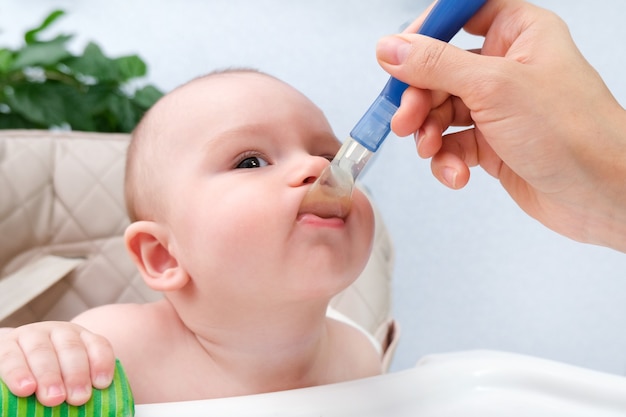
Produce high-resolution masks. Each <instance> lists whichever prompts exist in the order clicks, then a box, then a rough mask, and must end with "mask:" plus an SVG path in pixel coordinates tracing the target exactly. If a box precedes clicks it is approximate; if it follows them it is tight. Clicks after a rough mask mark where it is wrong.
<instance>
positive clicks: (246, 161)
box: [235, 156, 269, 169]
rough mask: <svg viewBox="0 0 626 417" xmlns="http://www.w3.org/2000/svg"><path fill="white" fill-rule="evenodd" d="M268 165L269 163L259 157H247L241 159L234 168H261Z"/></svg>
mask: <svg viewBox="0 0 626 417" xmlns="http://www.w3.org/2000/svg"><path fill="white" fill-rule="evenodd" d="M268 165H269V163H268V162H267V161H266V160H265V159H263V158H261V157H260V156H248V157H246V158H243V159H242V160H241V162H239V163H238V164H237V166H236V167H235V168H238V169H239V168H262V167H265V166H268Z"/></svg>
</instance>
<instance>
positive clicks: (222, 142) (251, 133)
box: [203, 124, 268, 151]
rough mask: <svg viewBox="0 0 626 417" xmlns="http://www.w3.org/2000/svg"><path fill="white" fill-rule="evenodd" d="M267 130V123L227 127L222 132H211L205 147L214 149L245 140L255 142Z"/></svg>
mask: <svg viewBox="0 0 626 417" xmlns="http://www.w3.org/2000/svg"><path fill="white" fill-rule="evenodd" d="M267 131H268V127H267V126H265V125H261V124H255V125H251V124H249V125H242V126H237V127H233V128H232V129H225V130H223V131H220V132H211V134H210V135H209V138H208V139H207V141H206V142H205V143H204V145H203V148H209V149H211V150H212V151H214V150H215V149H219V148H224V147H230V146H233V145H235V144H242V143H243V142H245V143H248V142H249V143H251V144H253V143H254V140H255V139H259V138H260V137H262V136H263V135H264V133H266V132H267Z"/></svg>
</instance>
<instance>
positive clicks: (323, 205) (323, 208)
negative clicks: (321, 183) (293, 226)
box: [298, 188, 352, 219]
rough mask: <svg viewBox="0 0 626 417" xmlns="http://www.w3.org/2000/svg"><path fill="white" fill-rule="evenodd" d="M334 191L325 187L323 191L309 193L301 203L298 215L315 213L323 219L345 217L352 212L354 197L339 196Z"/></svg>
mask: <svg viewBox="0 0 626 417" xmlns="http://www.w3.org/2000/svg"><path fill="white" fill-rule="evenodd" d="M332 191H333V190H332V189H331V188H325V189H323V190H322V192H317V193H314V194H311V193H307V195H306V196H305V198H304V199H303V200H302V203H301V204H300V210H299V211H298V216H302V215H303V214H313V215H315V216H318V217H321V218H323V219H330V218H341V219H345V218H346V217H347V216H348V214H349V213H350V209H351V207H352V198H351V196H350V195H341V196H337V195H335V194H334V193H333V192H332Z"/></svg>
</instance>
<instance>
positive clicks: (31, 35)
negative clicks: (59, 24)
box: [24, 10, 65, 45]
mask: <svg viewBox="0 0 626 417" xmlns="http://www.w3.org/2000/svg"><path fill="white" fill-rule="evenodd" d="M64 14H65V12H64V11H63V10H55V11H53V12H52V13H50V14H49V15H48V16H47V17H46V18H45V19H44V21H43V22H42V23H41V24H40V25H39V26H37V27H36V28H34V29H31V30H29V31H27V32H26V33H25V34H24V41H26V44H27V45H30V44H32V43H35V42H38V40H37V36H38V35H39V33H40V32H41V31H43V30H44V29H46V28H47V27H48V26H50V25H51V24H53V23H54V22H55V21H56V20H57V19H58V18H59V17H61V16H63V15H64Z"/></svg>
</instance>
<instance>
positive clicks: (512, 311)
mask: <svg viewBox="0 0 626 417" xmlns="http://www.w3.org/2000/svg"><path fill="white" fill-rule="evenodd" d="M427 3H428V2H427V1H424V0H411V1H410V0H316V1H295V0H292V1H290V0H256V1H252V0H248V1H245V0H184V1H173V0H170V1H166V0H134V1H127V0H106V1H103V0H56V1H51V0H28V1H22V0H0V30H1V31H2V33H0V45H10V46H15V45H18V44H19V43H20V35H21V34H22V33H23V30H24V29H25V28H31V27H33V26H35V25H36V24H38V23H39V22H40V21H41V19H42V18H43V17H44V16H45V15H46V14H47V13H48V12H49V11H51V10H52V9H54V8H63V9H65V10H66V11H67V12H68V15H67V16H66V17H64V18H62V20H61V21H60V22H59V24H58V25H56V26H55V27H54V28H53V30H52V31H51V32H52V33H56V32H57V31H64V32H68V33H75V34H76V35H77V36H76V39H75V41H74V43H73V47H75V48H77V49H78V48H82V47H83V46H84V45H85V44H86V42H87V41H88V40H94V41H96V42H97V43H98V44H99V45H100V46H101V47H102V48H103V49H104V51H105V53H106V54H108V55H112V56H117V55H122V54H129V53H138V54H139V55H140V56H141V57H142V58H143V59H144V60H146V61H147V63H148V65H149V77H148V80H149V81H150V82H151V83H154V84H156V85H157V86H159V87H160V88H161V89H163V90H165V91H167V90H170V89H172V88H173V87H175V86H177V85H179V84H181V83H183V82H185V81H188V80H189V79H191V78H193V77H195V76H198V75H201V74H204V73H206V72H209V71H211V70H213V69H216V68H223V67H228V66H252V67H256V68H258V69H261V70H263V71H266V72H269V73H271V74H274V75H276V76H278V77H279V78H282V79H284V80H285V81H287V82H289V83H291V84H292V85H294V86H295V87H296V88H298V89H300V90H301V91H303V92H304V93H305V94H307V95H308V96H309V97H310V98H311V99H312V100H313V101H314V102H315V103H317V104H318V105H319V106H320V107H321V108H322V109H323V110H324V112H325V113H326V115H327V116H328V118H329V119H330V121H331V123H332V125H333V127H334V128H335V131H336V133H337V135H338V136H339V137H340V138H343V137H345V136H346V135H347V134H348V132H349V131H350V129H351V128H352V126H353V125H354V124H355V123H356V121H357V120H358V119H359V118H360V116H361V115H362V113H363V112H364V111H365V110H366V109H367V107H368V106H369V104H370V103H371V101H372V100H373V99H374V98H375V96H376V95H377V94H378V92H379V90H380V89H381V88H382V86H383V84H384V82H385V81H386V80H387V75H386V74H385V73H384V72H383V71H382V70H381V69H380V67H379V66H378V64H377V63H376V60H375V55H374V46H375V43H376V41H377V39H378V38H379V37H381V36H383V35H385V34H389V33H394V32H397V31H399V30H400V29H401V28H402V27H403V25H405V24H406V23H408V22H409V21H411V20H412V19H413V18H414V17H416V16H417V15H419V14H420V13H421V11H422V10H423V9H424V8H425V7H426V6H427ZM537 3H538V4H540V5H542V6H543V7H546V8H549V9H551V10H553V11H555V12H557V13H558V14H559V15H561V16H562V17H563V18H564V19H565V20H566V21H567V23H568V24H569V25H570V28H571V31H572V35H573V37H574V39H575V40H576V42H577V43H578V45H579V47H580V49H581V50H582V52H583V53H584V54H585V56H586V57H587V58H588V59H589V61H590V62H591V63H592V64H593V65H594V66H595V67H596V68H597V70H598V71H599V72H600V73H601V75H602V76H603V77H604V79H605V80H606V82H607V84H608V85H609V87H610V88H611V89H612V91H613V92H614V94H615V95H616V97H617V99H618V100H619V101H620V102H621V103H622V104H624V103H626V81H625V80H624V76H623V74H624V65H626V52H625V51H626V47H625V46H624V40H626V24H624V21H623V16H626V2H622V1H620V0H598V1H595V2H591V1H585V0H543V1H542V0H538V1H537ZM453 43H455V44H457V45H459V46H462V47H465V48H474V47H479V46H480V41H479V39H477V38H473V37H470V36H468V35H466V34H460V35H459V36H458V37H456V38H455V39H454V40H453ZM555 54H558V51H555ZM546 88H549V86H546ZM580 88H585V86H584V85H581V86H580ZM588 104H589V108H592V106H593V103H588ZM589 140H590V141H593V140H594V138H593V137H589ZM625 163H626V161H625ZM363 180H364V183H365V184H366V185H367V186H368V187H369V188H370V190H371V191H372V193H373V195H374V197H375V199H376V201H377V203H378V206H379V207H380V208H381V209H382V211H383V214H384V217H385V219H386V223H387V226H388V228H389V229H390V231H391V234H392V236H393V239H394V241H395V246H396V252H397V265H396V273H395V296H394V315H395V317H396V318H397V319H398V321H399V322H400V324H401V326H402V337H401V342H400V346H399V349H398V351H397V355H396V358H395V361H394V364H393V366H392V370H399V369H404V368H407V367H411V366H413V365H414V363H415V361H416V360H417V359H418V358H419V357H421V356H423V355H424V354H428V353H434V352H447V351H456V350H466V349H477V348H489V349H499V350H506V351H512V352H518V353H525V354H531V355H535V356H540V357H544V358H549V359H556V360H559V361H562V362H567V363H572V364H575V365H580V366H585V367H589V368H593V369H597V370H601V371H606V372H611V373H616V374H622V375H623V374H624V373H625V372H626V331H625V330H626V276H625V272H626V255H624V254H620V253H617V252H615V251H612V250H609V249H604V248H599V247H594V246H589V245H583V244H579V243H576V242H573V241H570V240H568V239H566V238H563V237H561V236H559V235H556V234H555V233H553V232H551V231H548V230H546V229H545V228H544V227H543V226H541V225H540V224H538V223H537V222H536V221H534V220H532V219H530V218H529V217H527V216H526V215H525V214H524V213H523V212H522V211H521V210H520V209H519V208H518V207H517V206H515V205H514V204H513V203H512V201H511V199H510V198H509V197H508V195H507V194H506V193H505V192H504V191H503V190H502V189H501V188H500V186H499V183H498V182H497V181H496V180H494V179H493V178H491V177H488V176H487V175H485V174H484V173H483V172H481V171H479V170H474V171H473V172H472V180H471V182H470V184H469V185H468V186H467V187H466V189H464V190H462V191H450V190H448V189H446V188H444V187H443V186H441V185H440V184H439V183H437V182H436V181H435V180H434V179H433V178H432V176H431V175H430V168H429V163H428V161H423V160H420V159H418V158H417V157H416V154H415V151H414V143H413V141H412V139H409V138H408V139H399V138H396V137H394V136H390V137H389V139H388V140H387V142H386V143H385V145H384V146H383V148H382V150H381V151H380V152H379V154H378V155H377V158H376V159H375V160H374V161H373V163H371V167H370V169H369V171H368V172H367V173H366V174H365V175H364V176H363ZM624 181H626V179H624ZM625 209H626V208H625Z"/></svg>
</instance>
